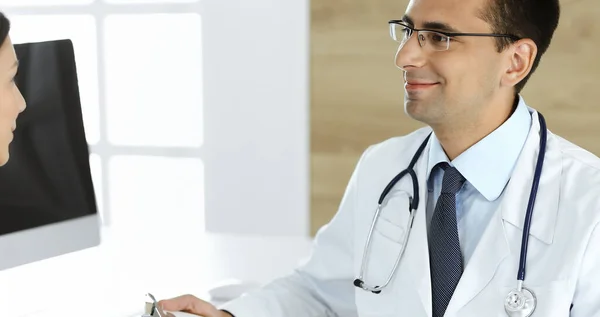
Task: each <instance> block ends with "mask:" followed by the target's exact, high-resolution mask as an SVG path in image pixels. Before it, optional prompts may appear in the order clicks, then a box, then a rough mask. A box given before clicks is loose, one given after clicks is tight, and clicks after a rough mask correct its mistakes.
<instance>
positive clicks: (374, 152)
mask: <svg viewBox="0 0 600 317" xmlns="http://www.w3.org/2000/svg"><path fill="white" fill-rule="evenodd" d="M431 132H432V130H431V128H430V127H423V128H420V129H417V130H415V131H413V132H411V133H408V134H405V135H401V136H394V137H390V138H388V139H385V140H383V141H381V142H379V143H374V144H372V145H371V146H369V147H368V148H367V149H366V150H365V151H364V152H363V155H362V157H361V165H365V164H367V165H371V164H376V165H379V166H381V164H392V165H394V166H395V167H396V169H397V168H398V166H403V165H402V164H408V162H410V160H411V158H412V156H413V154H414V153H415V151H417V149H418V148H419V146H420V145H421V143H423V141H424V140H425V139H426V138H427V137H428V136H429V135H430V134H431ZM363 167H364V166H363Z"/></svg>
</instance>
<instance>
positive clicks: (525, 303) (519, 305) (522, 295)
mask: <svg viewBox="0 0 600 317" xmlns="http://www.w3.org/2000/svg"><path fill="white" fill-rule="evenodd" d="M536 305H537V299H536V297H535V295H534V294H533V292H531V291H530V290H528V289H526V288H524V287H523V288H521V290H520V291H519V290H518V289H515V290H513V291H511V292H510V293H508V296H506V300H505V302H504V310H505V311H506V314H507V315H508V316H510V317H530V316H531V315H533V312H534V311H535V307H536Z"/></svg>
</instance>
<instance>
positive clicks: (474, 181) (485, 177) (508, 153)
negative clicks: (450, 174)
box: [427, 95, 531, 201]
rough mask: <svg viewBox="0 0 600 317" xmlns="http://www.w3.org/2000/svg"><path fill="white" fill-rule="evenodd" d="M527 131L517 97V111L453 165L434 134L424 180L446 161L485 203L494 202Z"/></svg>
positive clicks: (526, 118) (525, 109) (528, 116)
mask: <svg viewBox="0 0 600 317" xmlns="http://www.w3.org/2000/svg"><path fill="white" fill-rule="evenodd" d="M530 128H531V114H530V113H529V109H528V107H527V105H526V104H525V101H524V100H523V98H522V97H521V96H520V95H519V103H518V105H517V109H516V110H515V111H514V112H513V114H512V115H511V116H510V118H508V120H506V121H505V122H504V123H503V124H502V125H501V126H500V127H498V128H497V129H496V130H494V131H493V132H492V133H490V134H488V135H487V136H486V137H485V138H483V139H482V140H480V141H479V142H477V143H475V144H474V145H473V146H471V147H470V148H469V149H467V150H466V151H465V152H463V153H462V154H460V155H459V156H458V157H457V158H455V159H454V160H453V161H452V162H449V159H448V156H447V155H446V153H445V152H444V150H443V148H442V146H441V144H440V142H439V140H438V139H437V137H436V136H435V133H434V134H433V135H432V137H431V146H430V148H429V160H428V166H427V179H428V180H429V176H430V174H431V170H432V168H433V167H435V165H436V164H438V163H440V162H448V163H450V165H452V166H454V167H456V169H457V170H458V171H459V172H460V173H461V174H462V175H463V176H464V177H465V178H466V179H467V181H468V182H469V183H470V184H471V185H472V186H473V187H475V189H476V190H477V191H478V192H479V193H481V195H483V196H484V197H485V198H486V199H487V200H488V201H493V200H496V199H497V198H498V197H499V196H500V194H501V193H502V191H503V190H504V187H505V186H506V184H507V183H508V180H509V179H510V175H511V174H512V170H513V168H514V166H515V164H516V162H517V159H518V158H519V154H520V153H521V149H522V148H523V145H524V144H525V140H526V139H527V135H528V134H529V129H530Z"/></svg>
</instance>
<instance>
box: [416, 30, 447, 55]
mask: <svg viewBox="0 0 600 317" xmlns="http://www.w3.org/2000/svg"><path fill="white" fill-rule="evenodd" d="M419 42H421V45H422V46H425V45H428V46H429V47H431V48H432V49H433V50H434V51H445V50H447V49H448V47H449V46H450V37H449V36H447V35H444V34H441V33H437V32H431V31H421V32H420V34H419Z"/></svg>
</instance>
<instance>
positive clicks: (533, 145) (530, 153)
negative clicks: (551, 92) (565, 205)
mask: <svg viewBox="0 0 600 317" xmlns="http://www.w3.org/2000/svg"><path fill="white" fill-rule="evenodd" d="M532 119H533V120H532V123H533V124H532V127H531V131H530V132H529V137H528V139H527V142H526V143H525V149H524V151H523V153H522V154H521V156H522V158H520V159H519V161H518V163H517V166H516V167H515V171H514V172H513V176H512V177H511V180H510V183H511V184H512V186H509V188H508V189H507V192H506V196H507V198H506V199H505V200H508V201H506V204H505V206H506V208H503V209H502V218H503V219H504V220H505V221H507V222H508V223H510V224H511V225H513V226H515V227H517V228H519V229H520V230H521V231H522V230H523V225H524V220H525V214H526V212H527V204H528V202H529V195H530V194H531V186H532V184H533V176H534V171H535V165H536V162H537V157H538V153H539V141H540V134H539V132H540V124H539V121H538V114H537V112H533V114H532ZM556 149H557V145H556V139H555V138H554V137H553V136H552V135H551V133H550V132H548V140H547V143H546V155H545V158H544V165H543V168H542V174H541V177H540V184H539V187H538V194H537V199H536V200H535V205H534V208H533V217H532V219H531V230H530V231H529V234H530V235H531V236H534V237H535V238H537V239H538V240H540V241H542V242H544V243H546V244H548V245H549V244H552V242H553V240H554V228H555V226H556V219H557V216H558V203H559V197H560V175H561V173H562V163H561V157H560V153H559V151H557V150H556Z"/></svg>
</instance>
